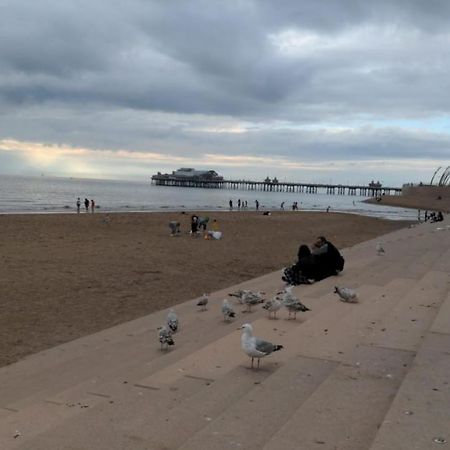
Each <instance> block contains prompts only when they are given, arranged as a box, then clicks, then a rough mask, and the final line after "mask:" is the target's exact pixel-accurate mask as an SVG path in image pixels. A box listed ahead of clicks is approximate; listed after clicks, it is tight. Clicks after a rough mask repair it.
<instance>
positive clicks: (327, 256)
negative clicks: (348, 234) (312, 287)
mask: <svg viewBox="0 0 450 450" xmlns="http://www.w3.org/2000/svg"><path fill="white" fill-rule="evenodd" d="M312 255H313V256H314V258H315V261H316V263H317V274H316V275H317V277H316V280H322V279H324V278H327V277H329V276H331V275H337V274H338V273H339V272H341V271H342V270H343V269H344V262H345V261H344V258H343V257H342V255H341V254H340V253H339V250H338V249H337V248H336V247H335V246H334V245H333V244H332V243H331V242H330V241H328V240H327V239H326V238H325V237H324V236H319V237H318V238H317V239H316V242H314V244H313V250H312Z"/></svg>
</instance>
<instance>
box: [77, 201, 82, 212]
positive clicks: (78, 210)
mask: <svg viewBox="0 0 450 450" xmlns="http://www.w3.org/2000/svg"><path fill="white" fill-rule="evenodd" d="M80 207H81V200H80V197H78V200H77V213H78V214H79V213H80Z"/></svg>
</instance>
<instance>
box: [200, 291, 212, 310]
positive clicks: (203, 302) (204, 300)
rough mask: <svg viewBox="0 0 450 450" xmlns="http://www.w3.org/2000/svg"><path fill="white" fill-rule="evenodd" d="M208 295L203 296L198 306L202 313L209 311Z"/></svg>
mask: <svg viewBox="0 0 450 450" xmlns="http://www.w3.org/2000/svg"><path fill="white" fill-rule="evenodd" d="M208 301H209V296H208V294H203V295H202V297H201V299H200V300H199V301H198V303H197V306H200V310H201V311H206V310H207V309H208Z"/></svg>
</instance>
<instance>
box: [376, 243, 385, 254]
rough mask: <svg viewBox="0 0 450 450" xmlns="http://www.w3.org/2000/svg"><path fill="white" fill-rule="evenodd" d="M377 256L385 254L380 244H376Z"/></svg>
mask: <svg viewBox="0 0 450 450" xmlns="http://www.w3.org/2000/svg"><path fill="white" fill-rule="evenodd" d="M376 250H377V255H382V254H383V253H386V252H385V251H384V248H383V244H382V243H381V242H377V246H376Z"/></svg>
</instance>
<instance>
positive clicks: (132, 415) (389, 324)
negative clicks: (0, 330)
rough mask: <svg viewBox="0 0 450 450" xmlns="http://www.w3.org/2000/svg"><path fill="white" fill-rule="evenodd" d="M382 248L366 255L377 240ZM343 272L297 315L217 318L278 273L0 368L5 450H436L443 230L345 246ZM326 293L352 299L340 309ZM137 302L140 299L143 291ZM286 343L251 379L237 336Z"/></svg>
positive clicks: (444, 326) (449, 256)
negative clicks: (248, 326)
mask: <svg viewBox="0 0 450 450" xmlns="http://www.w3.org/2000/svg"><path fill="white" fill-rule="evenodd" d="M379 240H380V241H382V242H383V245H384V247H385V249H386V253H385V254H384V255H382V256H378V255H377V254H376V251H375V246H376V242H377V241H379ZM343 254H344V256H345V259H346V268H345V270H344V272H343V273H342V274H341V275H339V276H337V277H332V278H328V279H326V280H323V281H321V282H319V283H316V284H313V285H310V286H298V287H295V288H294V293H295V294H296V295H298V296H299V297H300V298H301V300H302V302H303V303H305V304H306V305H307V306H308V307H310V308H311V311H309V312H307V313H304V314H302V315H300V314H299V315H298V317H297V319H296V320H287V312H286V311H280V312H279V318H278V319H277V320H271V319H269V318H268V317H267V314H266V313H265V311H263V310H262V308H260V307H259V308H254V311H253V312H251V313H246V314H244V313H242V312H241V311H240V307H239V306H238V305H237V304H235V309H236V310H237V317H236V319H235V321H234V322H231V323H227V322H224V321H223V318H222V315H221V313H220V305H221V302H222V299H223V298H224V297H226V296H227V293H228V292H231V291H234V290H236V289H238V288H249V289H254V290H263V291H265V292H266V293H267V297H268V298H270V297H271V296H272V295H273V294H274V293H275V292H276V291H277V290H279V289H280V288H281V287H282V283H281V280H280V275H281V272H276V273H270V274H268V275H265V276H262V277H260V278H257V279H253V280H250V281H248V282H245V283H242V284H240V285H238V286H231V287H230V288H229V289H226V290H223V291H219V292H214V293H212V294H211V296H210V302H209V308H208V310H207V311H203V312H200V311H198V308H197V307H196V302H197V301H198V299H191V300H187V301H186V302H184V303H182V304H180V305H178V306H177V307H176V310H177V312H178V314H179V317H180V322H181V327H180V330H179V332H178V333H177V334H176V335H175V346H174V347H173V348H171V349H170V351H168V352H167V353H166V352H161V351H160V349H159V343H158V342H157V339H156V333H157V327H158V326H160V325H161V324H163V323H164V321H165V317H166V315H167V310H163V311H159V312H157V313H154V314H151V315H148V316H145V317H142V318H140V319H137V320H134V321H131V322H127V323H124V324H122V325H118V326H116V327H114V328H110V329H107V330H104V331H102V332H99V333H96V334H93V335H90V336H86V337H84V338H81V339H77V340H75V341H72V342H69V343H65V344H62V345H60V346H58V347H55V348H52V349H49V350H47V351H44V352H41V353H38V354H35V355H32V356H29V357H27V358H25V359H24V360H22V361H20V362H18V363H15V364H12V365H10V366H7V367H3V368H1V369H0V448H1V449H5V450H11V449H21V450H123V449H128V450H144V449H146V450H150V449H152V450H153V449H155V450H156V449H159V450H163V449H166V450H168V449H184V450H203V449H205V450H222V449H246V450H285V449H299V450H316V449H317V450H333V449H339V450H394V449H395V450H413V449H416V450H430V449H434V448H436V449H438V448H447V447H446V445H447V446H449V445H450V422H449V418H450V406H449V405H450V389H449V382H450V375H449V374H450V351H449V349H450V285H449V281H450V275H449V274H450V223H449V220H448V218H447V219H446V221H444V222H440V223H424V224H420V225H417V226H416V227H414V228H408V229H403V230H399V231H396V232H393V233H390V234H388V235H385V236H383V237H382V238H381V239H376V240H373V241H367V242H364V243H361V244H358V245H356V246H354V247H352V248H349V249H345V250H344V251H343ZM335 285H339V286H347V287H351V288H354V289H356V290H357V291H358V293H359V298H360V301H359V303H357V304H347V303H342V302H340V301H339V300H338V299H337V298H336V296H335V295H334V294H333V287H334V286H335ZM148 294H149V299H151V292H149V293H148ZM244 322H249V323H252V325H253V327H254V331H255V334H256V335H257V336H260V337H264V338H266V339H268V340H270V341H272V342H274V343H276V344H281V345H283V346H284V348H283V349H282V350H281V351H279V352H276V353H274V354H273V355H270V356H269V357H267V358H265V359H263V360H262V361H261V367H260V369H258V370H252V369H250V367H249V366H250V360H249V358H248V357H247V356H246V355H244V354H243V353H242V351H241V348H240V332H239V331H238V330H237V328H238V326H240V325H242V324H243V323H244Z"/></svg>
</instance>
